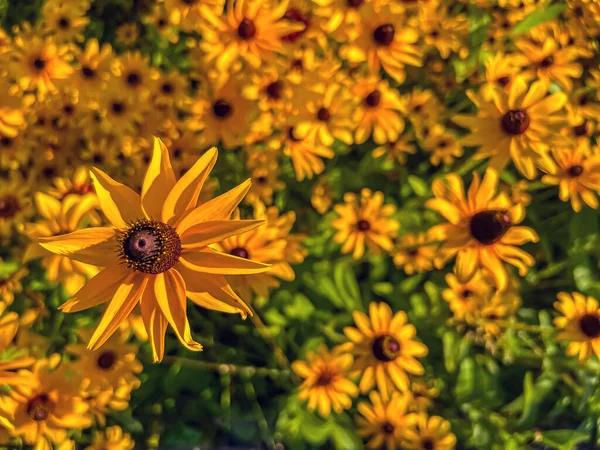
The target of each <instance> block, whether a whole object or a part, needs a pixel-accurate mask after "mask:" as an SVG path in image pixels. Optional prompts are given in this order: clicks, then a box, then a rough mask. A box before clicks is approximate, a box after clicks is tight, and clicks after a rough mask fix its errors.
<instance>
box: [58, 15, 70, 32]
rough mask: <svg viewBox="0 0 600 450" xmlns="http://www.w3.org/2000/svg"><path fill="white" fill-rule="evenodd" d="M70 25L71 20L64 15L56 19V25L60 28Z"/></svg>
mask: <svg viewBox="0 0 600 450" xmlns="http://www.w3.org/2000/svg"><path fill="white" fill-rule="evenodd" d="M70 25H71V22H70V21H69V19H67V18H66V17H61V18H60V20H59V21H58V26H59V27H60V28H62V29H63V30H65V29H67V28H69V26H70Z"/></svg>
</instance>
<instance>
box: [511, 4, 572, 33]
mask: <svg viewBox="0 0 600 450" xmlns="http://www.w3.org/2000/svg"><path fill="white" fill-rule="evenodd" d="M566 7H567V4H566V3H557V4H555V5H552V6H549V7H547V8H538V9H536V10H535V11H534V12H532V13H531V14H529V15H528V16H527V17H525V18H524V19H523V20H522V21H521V22H519V23H518V24H516V25H515V26H514V27H513V29H512V31H511V34H513V35H519V34H523V33H527V32H528V31H529V30H531V29H532V28H534V27H537V26H538V25H541V24H542V23H544V22H549V21H551V20H554V19H556V18H557V17H558V16H560V14H561V13H562V12H563V11H564V10H565V9H566Z"/></svg>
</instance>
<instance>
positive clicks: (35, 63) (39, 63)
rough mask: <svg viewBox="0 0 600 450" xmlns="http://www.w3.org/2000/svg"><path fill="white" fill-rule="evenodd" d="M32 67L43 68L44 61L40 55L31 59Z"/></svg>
mask: <svg viewBox="0 0 600 450" xmlns="http://www.w3.org/2000/svg"><path fill="white" fill-rule="evenodd" d="M33 67H35V68H36V69H38V70H44V68H45V67H46V61H44V60H43V59H42V58H41V57H40V58H35V59H34V60H33Z"/></svg>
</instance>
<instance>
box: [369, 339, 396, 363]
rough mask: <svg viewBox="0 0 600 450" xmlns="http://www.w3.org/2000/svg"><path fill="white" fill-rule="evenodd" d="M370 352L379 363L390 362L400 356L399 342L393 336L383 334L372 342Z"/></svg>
mask: <svg viewBox="0 0 600 450" xmlns="http://www.w3.org/2000/svg"><path fill="white" fill-rule="evenodd" d="M372 350H373V355H374V356H375V358H377V359H378V360H379V361H384V362H390V361H393V360H395V359H396V358H397V357H398V356H400V342H398V340H397V339H396V338H395V337H394V336H390V335H389V334H384V335H382V336H379V337H378V338H376V339H375V340H374V341H373V348H372Z"/></svg>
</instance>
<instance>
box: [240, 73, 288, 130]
mask: <svg viewBox="0 0 600 450" xmlns="http://www.w3.org/2000/svg"><path fill="white" fill-rule="evenodd" d="M281 72H282V70H281V69H280V68H277V67H274V66H268V67H265V68H261V70H260V71H259V72H258V73H255V74H252V75H251V76H250V77H249V80H248V81H247V82H246V85H245V86H244V87H243V88H242V94H243V95H244V97H246V98H248V99H250V100H252V101H255V102H257V103H258V107H259V108H260V110H261V111H266V112H268V111H272V112H273V113H274V114H275V120H276V121H282V122H283V121H285V120H286V119H287V117H286V116H285V113H289V112H290V110H291V107H292V98H293V96H294V92H293V90H292V87H291V83H290V82H289V81H288V80H286V79H285V77H284V76H283V75H282V74H281Z"/></svg>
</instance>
